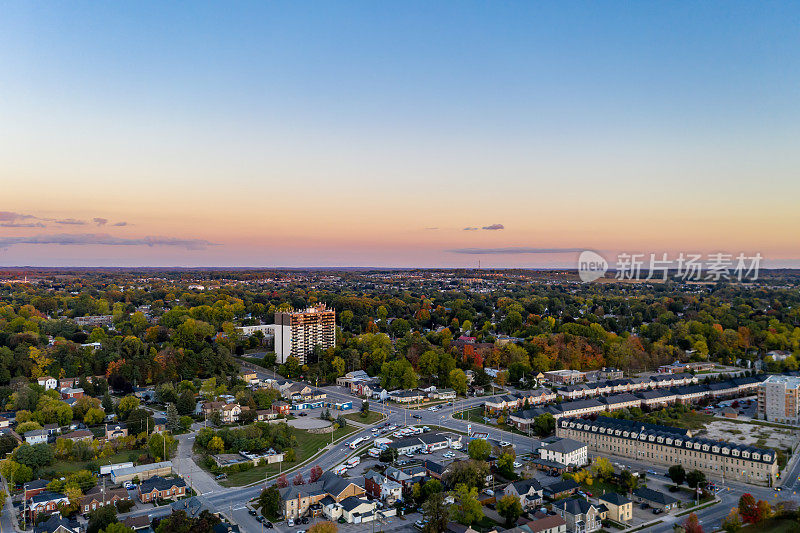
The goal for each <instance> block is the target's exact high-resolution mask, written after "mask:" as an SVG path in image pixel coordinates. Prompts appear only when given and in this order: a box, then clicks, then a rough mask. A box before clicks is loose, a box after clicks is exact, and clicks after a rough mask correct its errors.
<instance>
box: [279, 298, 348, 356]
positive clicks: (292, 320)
mask: <svg viewBox="0 0 800 533" xmlns="http://www.w3.org/2000/svg"><path fill="white" fill-rule="evenodd" d="M316 346H321V347H322V349H324V350H327V349H328V348H331V347H333V346H336V312H335V311H334V310H333V309H327V308H326V307H325V305H324V304H320V305H318V306H316V307H309V308H307V309H305V310H302V311H297V310H294V309H293V310H290V311H278V312H276V313H275V354H276V355H277V360H278V362H279V363H285V362H286V360H287V359H288V358H289V357H296V358H297V359H298V360H299V361H300V364H306V363H313V362H315V361H312V360H311V357H312V354H313V353H314V348H315V347H316Z"/></svg>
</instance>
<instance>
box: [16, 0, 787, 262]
mask: <svg viewBox="0 0 800 533" xmlns="http://www.w3.org/2000/svg"><path fill="white" fill-rule="evenodd" d="M798 27H800V4H798V3H796V2H735V1H725V2H722V1H720V2H701V3H698V2H636V3H632V2H527V1H526V2H512V1H509V2H469V1H458V2H456V1H452V2H435V1H433V2H432V1H419V2H414V1H407V2H366V1H365V2H346V1H344V2H145V1H142V2H127V3H122V2H113V3H111V2H107V3H97V2H57V1H56V2H35V1H33V2H22V1H19V2H13V1H12V2H6V3H4V4H3V6H2V7H0V191H2V192H0V265H3V266H23V265H32V266H254V267H262V266H263V267H276V266H292V267H298V266H385V267H456V266H476V265H477V264H478V261H480V262H481V265H482V266H484V267H552V266H569V265H572V264H574V261H575V258H576V257H577V251H579V250H583V249H591V250H596V251H598V252H600V253H603V254H611V255H613V254H617V253H619V252H643V253H658V254H661V253H662V252H664V253H669V254H671V255H672V254H677V253H679V252H682V251H686V252H698V253H704V254H707V253H712V252H727V253H732V254H737V253H740V252H744V253H748V254H754V253H756V252H758V253H760V254H762V255H763V256H764V257H765V258H766V262H767V264H768V265H772V266H798V267H800V240H798V239H797V232H798V229H800V210H798V208H797V206H798V197H800V32H798V31H797V28H798Z"/></svg>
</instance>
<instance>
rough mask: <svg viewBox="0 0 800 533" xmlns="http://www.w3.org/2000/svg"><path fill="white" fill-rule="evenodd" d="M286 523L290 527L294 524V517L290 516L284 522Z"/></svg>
mask: <svg viewBox="0 0 800 533" xmlns="http://www.w3.org/2000/svg"><path fill="white" fill-rule="evenodd" d="M286 525H287V526H289V527H292V526H293V525H294V519H293V518H290V519H289V521H288V522H286Z"/></svg>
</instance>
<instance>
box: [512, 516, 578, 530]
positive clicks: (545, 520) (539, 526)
mask: <svg viewBox="0 0 800 533" xmlns="http://www.w3.org/2000/svg"><path fill="white" fill-rule="evenodd" d="M516 529H518V528H514V529H512V530H511V531H515V530H516ZM519 529H520V533H522V532H524V533H529V532H530V533H566V531H567V522H566V520H564V519H563V518H561V517H560V516H558V515H547V516H542V517H541V518H536V519H535V520H531V521H530V522H528V523H527V524H525V526H524V529H523V528H519ZM515 533H516V532H515Z"/></svg>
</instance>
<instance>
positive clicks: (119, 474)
mask: <svg viewBox="0 0 800 533" xmlns="http://www.w3.org/2000/svg"><path fill="white" fill-rule="evenodd" d="M170 474H172V461H161V462H160V463H151V464H147V465H137V466H131V467H127V468H118V469H115V470H112V471H111V482H112V483H115V484H122V483H125V482H126V481H131V480H132V479H134V478H139V480H140V481H143V480H145V479H150V478H151V477H154V476H169V475H170Z"/></svg>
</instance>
